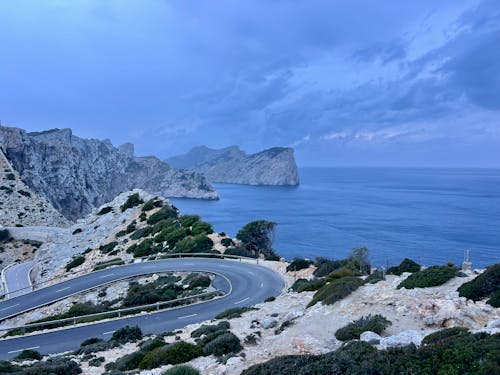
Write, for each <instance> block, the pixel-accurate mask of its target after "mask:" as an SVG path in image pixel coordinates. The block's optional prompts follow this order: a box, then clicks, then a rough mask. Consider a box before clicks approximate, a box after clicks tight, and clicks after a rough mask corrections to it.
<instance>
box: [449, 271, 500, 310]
mask: <svg viewBox="0 0 500 375" xmlns="http://www.w3.org/2000/svg"><path fill="white" fill-rule="evenodd" d="M499 290H500V263H497V264H494V265H492V266H490V267H488V268H486V270H485V271H484V272H483V273H482V274H480V275H479V276H477V277H476V278H475V279H474V280H471V281H469V282H468V283H465V284H462V286H460V288H458V294H459V295H460V297H465V298H468V299H471V300H473V301H479V300H480V299H483V298H486V297H492V300H493V301H492V302H493V304H491V303H490V304H491V305H492V306H495V305H494V304H497V306H495V307H499V306H498V303H497V301H498V299H499V298H500V297H499ZM488 303H489V301H488Z"/></svg>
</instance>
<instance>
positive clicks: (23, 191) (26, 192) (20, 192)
mask: <svg viewBox="0 0 500 375" xmlns="http://www.w3.org/2000/svg"><path fill="white" fill-rule="evenodd" d="M17 192H18V193H19V194H21V195H23V196H25V197H28V198H29V197H31V193H30V192H29V191H25V190H18V191H17Z"/></svg>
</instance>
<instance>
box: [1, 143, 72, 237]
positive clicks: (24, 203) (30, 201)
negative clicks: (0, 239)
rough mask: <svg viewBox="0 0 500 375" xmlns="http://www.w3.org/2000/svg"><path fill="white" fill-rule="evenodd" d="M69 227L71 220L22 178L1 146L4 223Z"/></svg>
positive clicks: (2, 219)
mask: <svg viewBox="0 0 500 375" xmlns="http://www.w3.org/2000/svg"><path fill="white" fill-rule="evenodd" d="M15 225H23V226H24V225H30V226H33V225H44V226H55V227H59V226H60V227H67V226H68V225H69V221H68V220H67V219H66V218H65V217H64V216H63V215H61V214H60V213H59V212H58V211H57V210H56V209H55V208H54V207H53V206H52V205H51V204H50V203H49V202H48V201H47V200H46V199H45V198H43V197H42V196H40V195H39V194H37V193H36V192H34V191H33V190H32V189H30V188H29V187H28V186H26V184H25V183H24V182H23V181H22V180H21V178H20V176H19V174H18V173H17V171H16V170H15V169H14V168H12V165H11V164H10V163H9V161H8V160H7V158H6V157H5V155H4V153H3V152H2V150H1V149H0V226H15Z"/></svg>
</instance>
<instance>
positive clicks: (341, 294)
mask: <svg viewBox="0 0 500 375" xmlns="http://www.w3.org/2000/svg"><path fill="white" fill-rule="evenodd" d="M361 285H363V281H361V280H360V279H359V278H357V277H354V276H347V277H343V278H341V279H335V280H333V281H332V282H330V283H328V284H326V285H324V286H323V287H321V288H320V289H319V290H318V291H317V292H316V293H315V294H314V297H313V299H312V301H311V302H310V303H309V305H308V307H310V306H313V305H315V304H316V303H318V302H320V301H321V302H323V303H324V304H326V305H331V304H333V303H335V302H337V301H340V300H341V299H342V298H345V297H347V296H348V295H349V294H351V293H352V292H354V291H355V290H356V289H358V288H359V287H360V286H361Z"/></svg>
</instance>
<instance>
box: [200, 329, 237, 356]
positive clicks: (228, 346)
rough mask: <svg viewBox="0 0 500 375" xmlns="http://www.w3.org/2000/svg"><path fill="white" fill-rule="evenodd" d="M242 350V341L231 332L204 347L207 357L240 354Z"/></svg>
mask: <svg viewBox="0 0 500 375" xmlns="http://www.w3.org/2000/svg"><path fill="white" fill-rule="evenodd" d="M242 349H243V347H242V346H241V342H240V339H239V338H238V337H237V336H236V335H234V334H233V333H231V332H225V333H223V334H222V335H219V336H217V337H216V338H215V339H213V340H212V341H210V342H208V343H207V344H206V345H205V346H204V347H203V352H204V353H205V354H206V355H211V354H213V355H215V356H221V355H224V354H229V353H238V352H239V351H241V350H242Z"/></svg>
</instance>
